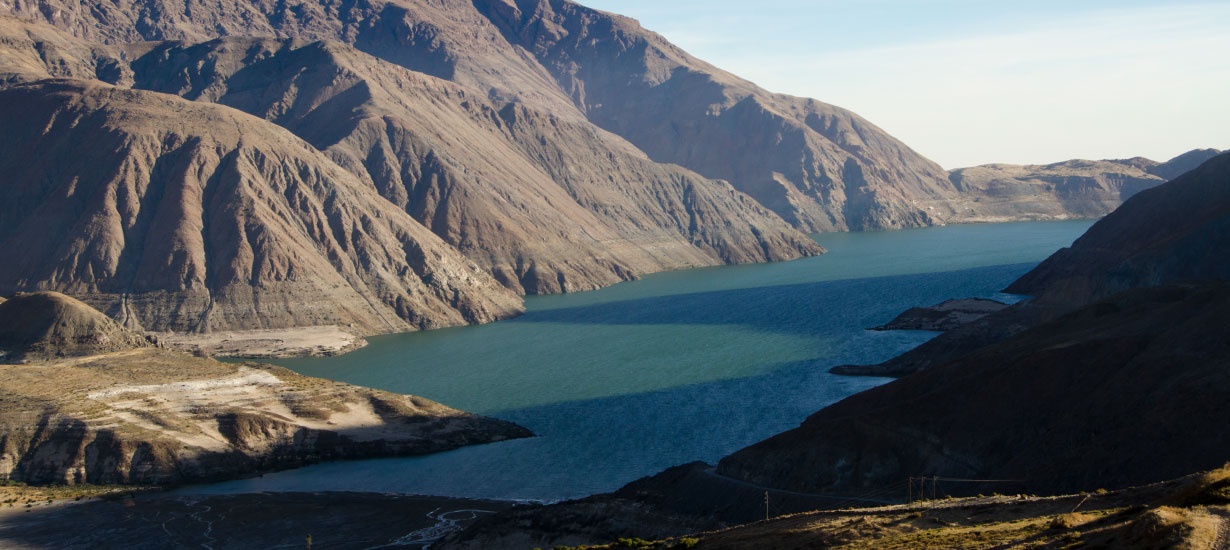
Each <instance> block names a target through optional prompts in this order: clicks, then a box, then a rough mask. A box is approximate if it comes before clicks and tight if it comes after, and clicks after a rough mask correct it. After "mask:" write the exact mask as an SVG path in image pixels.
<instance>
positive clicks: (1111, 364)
mask: <svg viewBox="0 0 1230 550" xmlns="http://www.w3.org/2000/svg"><path fill="white" fill-rule="evenodd" d="M1228 312H1230V286H1227V285H1226V284H1216V285H1204V286H1167V287H1156V288H1141V289H1134V290H1131V291H1128V292H1125V293H1122V294H1119V295H1116V296H1114V297H1111V298H1108V299H1106V300H1104V301H1101V302H1097V303H1095V304H1092V305H1090V306H1087V307H1084V308H1081V309H1079V310H1076V311H1075V312H1072V313H1070V314H1068V315H1065V316H1063V317H1061V318H1059V319H1057V320H1055V321H1051V322H1049V323H1045V324H1042V325H1040V326H1037V327H1034V328H1031V329H1029V330H1027V331H1025V332H1022V333H1021V334H1018V335H1017V336H1015V337H1013V338H1010V339H1008V340H1006V341H1003V342H1000V343H998V344H995V345H992V346H988V347H986V348H983V349H980V350H978V351H976V352H974V353H971V354H968V355H966V356H964V357H962V358H960V359H957V360H955V361H952V362H949V363H945V364H941V365H937V366H933V367H930V368H928V369H925V370H922V371H919V372H917V373H915V374H912V375H910V376H907V377H905V378H902V379H900V380H898V381H896V382H893V383H890V384H887V385H884V386H880V387H878V388H875V389H872V390H868V391H865V392H862V393H860V394H857V395H854V396H851V397H849V398H847V399H845V400H843V401H841V402H839V403H837V404H834V405H832V406H830V407H827V408H825V409H823V410H822V411H820V412H818V413H816V414H815V415H813V416H812V417H810V418H808V419H807V421H805V422H804V423H803V425H802V426H800V427H799V428H797V429H794V430H791V431H788V432H785V433H783V434H780V435H778V436H775V437H773V438H770V439H768V440H765V441H763V442H760V443H757V444H756V445H753V446H751V447H748V448H746V449H743V450H741V451H739V452H737V453H735V454H733V455H731V456H728V457H726V458H724V459H723V460H722V461H721V463H720V464H719V472H721V473H724V474H726V475H729V476H732V477H736V478H738V479H743V480H746V481H750V482H753V483H759V484H764V485H769V486H772V487H778V488H782V489H791V490H800V491H811V492H844V491H858V490H863V489H866V488H872V487H882V486H885V485H890V484H893V483H897V482H899V481H900V480H901V479H903V478H904V477H905V476H909V475H927V476H931V475H938V476H940V477H951V478H962V479H1010V480H1023V481H1021V482H1020V483H1019V484H1018V483H1013V484H1012V485H1011V490H1013V491H1016V490H1018V488H1019V487H1023V488H1024V489H1025V490H1028V491H1031V492H1036V493H1044V494H1054V493H1057V492H1064V491H1077V490H1088V489H1090V488H1097V487H1110V488H1116V487H1125V486H1128V485H1133V484H1140V483H1148V482H1154V481H1159V480H1162V479H1166V478H1169V477H1176V476H1178V475H1181V474H1182V473H1183V472H1190V471H1193V470H1199V469H1206V468H1212V467H1216V466H1219V465H1221V464H1222V463H1224V462H1225V460H1226V457H1227V456H1230V438H1227V437H1224V436H1223V435H1222V431H1221V430H1218V429H1216V428H1215V427H1214V426H1213V425H1210V424H1208V423H1209V422H1216V420H1215V419H1217V418H1221V417H1222V416H1223V415H1225V414H1228V413H1230V408H1228V407H1230V405H1228V404H1227V401H1226V400H1225V399H1223V397H1224V396H1225V395H1226V394H1227V393H1228V392H1230V359H1228V358H1230V341H1227V340H1226V339H1225V338H1222V337H1221V336H1220V335H1221V333H1222V332H1223V331H1224V325H1223V323H1221V322H1220V321H1219V319H1221V318H1223V317H1224V316H1225V315H1226V314H1227V313H1228ZM996 487H997V486H996V485H994V484H987V485H981V486H980V485H978V484H972V485H968V484H967V485H962V486H955V487H949V488H947V490H949V491H961V492H963V493H966V494H973V493H976V492H985V491H987V490H992V491H993V490H996Z"/></svg>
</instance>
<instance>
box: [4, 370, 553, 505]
mask: <svg viewBox="0 0 1230 550" xmlns="http://www.w3.org/2000/svg"><path fill="white" fill-rule="evenodd" d="M0 392H2V393H4V394H5V395H6V396H9V397H6V398H5V399H4V401H3V403H2V406H0V476H3V477H4V478H6V479H10V480H14V481H22V482H26V483H32V484H46V483H69V484H73V483H92V484H141V485H146V484H178V483H186V482H197V481H209V480H218V479H227V478H234V477H237V476H242V475H247V474H254V473H258V472H263V471H268V470H273V469H279V468H287V467H294V466H298V465H303V464H306V463H311V462H316V461H321V460H332V459H341V458H366V457H379V456H395V455H411V454H422V453H430V452H437V451H443V450H448V449H453V448H456V447H460V446H463V445H472V444H476V443H488V442H493V441H501V440H505V439H510V438H518V437H526V436H528V435H530V434H529V432H528V431H526V430H525V429H523V428H520V427H519V426H516V425H514V424H510V423H508V422H503V421H499V420H494V419H490V418H484V417H481V416H476V415H473V414H469V413H465V412H462V411H458V410H455V409H451V408H449V407H446V406H444V405H440V404H439V403H435V402H432V401H428V400H426V399H422V398H419V397H413V396H405V395H397V394H391V393H388V392H382V391H377V390H370V389H366V388H359V387H355V386H350V385H348V384H341V383H337V382H330V381H326V380H321V379H316V378H309V377H305V376H299V375H296V374H294V373H292V372H291V371H288V370H286V369H282V368H279V367H274V366H270V365H261V364H256V363H243V364H230V363H220V362H217V361H213V360H211V359H201V358H193V357H190V356H188V355H184V354H180V353H175V352H169V351H162V350H155V349H145V350H136V351H129V352H121V353H113V354H108V355H100V356H92V357H87V358H82V359H76V360H73V361H69V362H60V363H54V364H50V365H48V364H37V365H35V364H31V365H17V366H9V367H5V368H4V369H3V370H0Z"/></svg>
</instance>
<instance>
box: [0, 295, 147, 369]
mask: <svg viewBox="0 0 1230 550" xmlns="http://www.w3.org/2000/svg"><path fill="white" fill-rule="evenodd" d="M149 346H150V343H149V341H148V340H146V339H145V336H143V335H141V334H139V333H137V332H134V331H130V330H128V329H126V328H124V327H122V326H120V325H119V323H116V322H115V321H113V320H112V319H111V318H110V317H107V316H106V315H103V314H102V313H99V312H98V310H96V309H94V308H92V307H90V306H87V305H85V304H84V303H82V302H80V301H78V300H76V299H74V298H70V297H68V296H65V295H63V294H60V293H58V292H34V293H30V294H18V295H17V296H15V297H13V299H11V300H5V301H0V362H3V361H18V360H30V359H36V358H49V357H64V356H76V355H93V354H96V353H105V352H112V351H124V350H130V349H136V348H143V347H149Z"/></svg>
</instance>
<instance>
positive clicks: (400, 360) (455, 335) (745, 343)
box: [191, 221, 1091, 500]
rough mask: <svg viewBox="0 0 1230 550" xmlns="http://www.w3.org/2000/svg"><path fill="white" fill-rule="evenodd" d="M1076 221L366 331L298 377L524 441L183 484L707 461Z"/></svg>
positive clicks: (602, 469) (256, 486)
mask: <svg viewBox="0 0 1230 550" xmlns="http://www.w3.org/2000/svg"><path fill="white" fill-rule="evenodd" d="M1090 223H1091V222H1088V221H1077V222H1035V223H1014V224H999V225H975V226H953V227H944V228H931V229H920V230H908V231H894V232H883V233H850V234H824V235H817V236H816V237H817V239H818V240H819V241H820V242H821V244H823V245H825V247H826V248H828V249H829V251H830V252H829V254H827V255H825V256H821V257H817V258H807V259H803V260H798V261H794V262H785V263H778V264H768V265H752V266H733V267H722V268H708V269H696V270H688V271H680V272H673V273H664V274H657V275H652V276H649V277H646V278H645V279H644V280H641V281H634V282H631V283H625V284H620V285H616V286H614V287H611V288H607V289H603V290H598V291H593V292H586V293H579V294H572V295H562V296H542V297H531V298H529V299H527V301H526V305H527V309H528V311H527V313H526V315H524V316H522V317H519V318H517V319H513V320H510V321H504V322H500V323H495V324H492V325H486V326H480V327H462V328H456V329H445V330H439V331H431V332H426V333H415V334H402V335H392V336H384V337H378V338H372V339H371V344H370V345H369V346H368V347H367V348H365V349H363V350H359V351H356V352H353V353H350V354H347V355H343V356H340V357H332V358H312V359H293V360H281V361H277V362H278V363H279V364H282V365H284V366H286V367H289V368H292V369H294V370H296V371H298V372H301V373H304V374H307V375H312V376H322V377H325V378H332V379H336V380H341V381H345V382H350V383H354V384H361V385H366V386H372V387H377V388H381V389H386V390H391V391H396V392H402V393H413V394H417V395H422V396H424V397H428V398H431V399H435V400H438V401H441V402H444V403H446V404H448V405H451V406H455V407H458V408H462V409H466V410H470V411H474V412H480V413H483V414H489V415H493V416H497V417H499V418H503V419H507V420H511V421H514V422H517V423H519V424H521V425H523V426H526V427H527V428H529V429H531V430H533V431H534V432H535V433H536V434H538V435H539V437H536V438H533V439H528V440H521V441H511V442H505V443H499V444H495V445H487V446H480V447H471V448H466V449H460V450H457V451H452V452H448V453H441V454H438V455H433V456H427V457H418V458H405V459H384V460H368V461H356V462H339V463H332V464H323V465H318V466H313V467H309V468H303V469H299V470H294V471H289V472H282V473H278V474H272V475H266V476H264V477H263V478H259V479H253V480H244V481H236V482H228V483H221V484H216V485H212V486H204V487H199V488H193V489H191V490H192V491H195V492H201V491H208V492H244V491H279V490H282V491H285V490H313V491H316V490H353V491H383V492H409V493H423V494H439V495H450V496H465V497H485V498H518V499H541V500H552V499H560V498H570V497H576V496H582V495H587V494H592V493H595V492H602V491H609V490H613V489H615V488H618V487H619V486H620V485H622V484H624V483H626V482H628V481H631V480H633V479H636V478H638V477H641V476H644V475H648V474H652V473H656V472H658V471H660V470H662V469H664V468H667V467H669V466H672V465H675V464H680V463H684V462H690V461H693V460H706V461H715V460H717V459H718V458H720V457H722V456H724V455H725V454H728V453H730V452H732V451H734V450H737V449H739V448H741V447H743V446H745V445H748V444H750V443H753V442H755V441H758V440H760V439H763V438H764V437H767V436H769V435H772V434H774V433H777V432H780V431H782V430H785V429H789V428H791V427H794V426H796V425H797V424H798V423H799V422H800V421H802V420H803V419H804V418H805V417H806V416H807V415H808V414H810V413H812V412H815V411H816V410H817V409H819V408H821V407H823V406H825V405H827V404H829V403H832V402H835V401H837V400H839V399H841V398H843V397H845V396H848V395H850V394H852V393H854V392H857V391H861V390H863V389H866V388H869V387H872V386H874V385H876V384H880V383H883V382H884V381H885V380H883V379H871V378H848V377H840V376H834V375H830V374H828V373H827V372H826V369H827V368H828V367H830V366H832V365H836V364H843V363H869V362H878V361H881V360H884V359H887V358H889V357H891V356H893V355H896V354H898V353H900V352H902V351H905V350H907V349H909V348H911V347H913V346H915V345H917V344H919V343H921V342H923V341H925V340H926V339H927V338H929V337H931V336H933V334H931V333H919V332H887V333H885V332H869V331H865V330H863V328H864V327H869V326H874V325H877V324H881V323H883V322H885V321H887V320H889V319H890V318H891V317H892V316H894V315H896V314H897V313H899V312H900V311H901V310H903V309H905V308H907V307H910V306H915V305H928V304H932V303H936V302H939V301H941V300H944V299H948V298H954V297H968V296H981V297H997V296H998V297H999V298H1000V299H1005V298H1007V297H1005V296H1002V295H997V291H998V290H999V289H1001V288H1003V287H1005V286H1007V284H1008V283H1010V282H1011V281H1012V280H1013V279H1015V278H1016V277H1018V276H1019V275H1020V274H1022V273H1024V272H1025V271H1027V270H1028V269H1029V268H1030V267H1031V266H1032V265H1033V264H1034V263H1036V262H1038V261H1039V260H1041V259H1043V258H1045V257H1046V256H1047V255H1049V254H1050V253H1051V252H1053V251H1055V250H1056V249H1058V248H1059V247H1061V246H1066V245H1067V244H1069V243H1071V241H1072V240H1073V239H1075V238H1076V237H1077V236H1079V235H1080V234H1081V233H1082V232H1083V231H1084V230H1085V229H1086V228H1088V226H1089V225H1090Z"/></svg>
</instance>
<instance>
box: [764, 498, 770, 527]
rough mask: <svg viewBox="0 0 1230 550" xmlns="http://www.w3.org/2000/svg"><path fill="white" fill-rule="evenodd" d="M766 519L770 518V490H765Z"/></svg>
mask: <svg viewBox="0 0 1230 550" xmlns="http://www.w3.org/2000/svg"><path fill="white" fill-rule="evenodd" d="M764 519H766V520H767V519H769V492H768V491H765V492H764Z"/></svg>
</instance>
